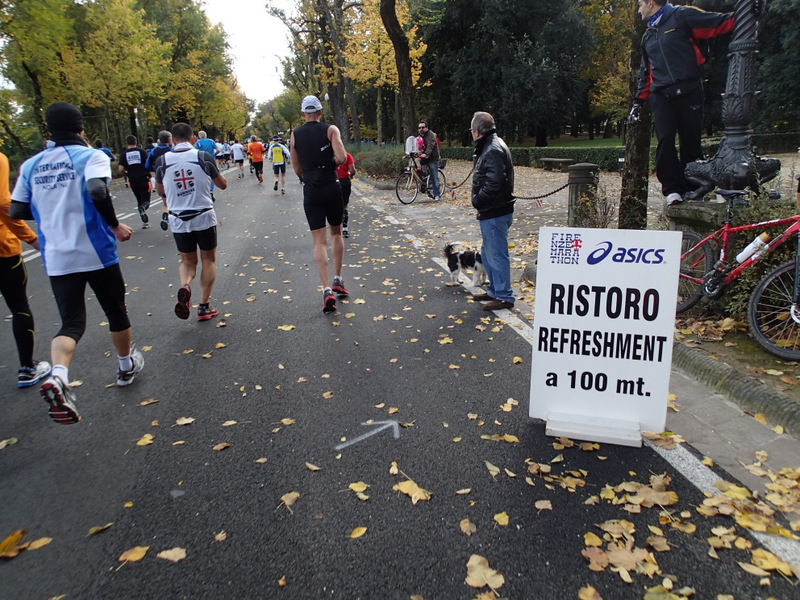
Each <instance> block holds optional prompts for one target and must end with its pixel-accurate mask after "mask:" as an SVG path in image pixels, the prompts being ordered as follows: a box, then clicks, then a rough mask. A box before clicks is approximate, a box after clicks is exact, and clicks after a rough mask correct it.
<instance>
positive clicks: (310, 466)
mask: <svg viewBox="0 0 800 600" xmlns="http://www.w3.org/2000/svg"><path fill="white" fill-rule="evenodd" d="M306 469H308V470H309V471H319V470H320V468H319V467H318V466H317V465H312V464H311V463H310V462H307V463H306Z"/></svg>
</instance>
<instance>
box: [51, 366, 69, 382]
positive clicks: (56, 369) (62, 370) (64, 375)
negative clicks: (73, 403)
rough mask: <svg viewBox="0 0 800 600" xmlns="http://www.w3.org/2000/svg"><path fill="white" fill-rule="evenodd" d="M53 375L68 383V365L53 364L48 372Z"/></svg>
mask: <svg viewBox="0 0 800 600" xmlns="http://www.w3.org/2000/svg"><path fill="white" fill-rule="evenodd" d="M50 375H52V376H53V377H58V378H59V379H60V380H61V381H63V382H64V383H65V384H68V383H69V367H65V366H64V365H53V370H52V371H51V372H50Z"/></svg>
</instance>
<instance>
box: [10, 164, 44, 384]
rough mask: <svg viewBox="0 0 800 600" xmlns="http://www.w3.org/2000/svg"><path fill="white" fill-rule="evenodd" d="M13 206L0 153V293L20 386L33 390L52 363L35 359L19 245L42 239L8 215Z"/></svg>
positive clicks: (25, 281) (20, 247)
mask: <svg viewBox="0 0 800 600" xmlns="http://www.w3.org/2000/svg"><path fill="white" fill-rule="evenodd" d="M10 204H11V194H9V192H8V158H6V155H5V154H2V153H0V294H2V295H3V298H4V299H5V301H6V304H7V305H8V310H10V311H11V328H12V331H13V332H14V342H15V343H16V345H17V355H18V356H19V365H20V366H19V371H17V386H18V387H30V386H32V385H36V384H37V383H39V381H40V380H41V379H42V378H43V377H47V376H48V375H49V374H50V363H49V362H47V361H44V360H42V361H36V360H33V345H34V341H35V338H34V334H33V331H34V329H33V312H31V307H30V304H28V290H27V288H28V273H27V271H26V270H25V262H24V261H23V260H22V245H21V244H20V240H22V241H25V242H27V243H28V244H30V245H31V246H32V247H33V248H35V249H36V250H38V249H39V239H38V237H37V236H36V233H35V232H34V231H33V230H32V229H31V228H30V227H28V225H27V224H26V223H25V221H20V220H17V219H12V218H11V217H10V216H9V214H8V208H9V206H10Z"/></svg>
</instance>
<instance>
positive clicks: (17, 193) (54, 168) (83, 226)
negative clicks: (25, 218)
mask: <svg viewBox="0 0 800 600" xmlns="http://www.w3.org/2000/svg"><path fill="white" fill-rule="evenodd" d="M96 178H103V179H108V180H110V179H111V163H110V162H109V160H108V157H107V156H106V155H105V154H103V153H102V152H100V151H99V150H96V149H94V148H88V147H86V146H78V145H75V146H57V147H54V148H48V149H47V150H44V151H43V152H40V153H39V154H37V155H35V156H33V157H31V158H29V159H28V160H26V161H25V162H24V163H23V164H22V166H21V167H20V175H19V179H17V185H16V186H15V187H14V193H13V194H12V200H14V201H15V202H25V203H28V204H30V205H31V212H32V213H33V218H34V219H36V223H37V225H38V226H39V244H40V248H41V253H42V262H43V263H44V271H45V273H47V275H49V276H54V275H67V274H69V273H81V272H86V271H97V270H99V269H104V268H105V267H108V266H111V265H113V264H116V263H118V262H119V256H118V255H117V240H116V239H115V238H114V234H113V232H112V231H111V228H110V227H109V226H108V224H107V223H106V222H105V221H104V220H103V217H102V216H100V213H99V212H98V211H97V209H96V208H95V206H94V203H93V202H92V199H91V197H90V196H89V192H88V190H87V187H86V182H87V181H89V180H90V179H96Z"/></svg>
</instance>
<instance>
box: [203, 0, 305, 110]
mask: <svg viewBox="0 0 800 600" xmlns="http://www.w3.org/2000/svg"><path fill="white" fill-rule="evenodd" d="M204 4H205V12H206V15H207V16H208V19H209V20H210V21H211V22H212V23H220V24H222V26H223V27H224V28H225V32H226V33H227V34H228V43H229V44H230V56H231V59H233V70H234V73H235V74H236V80H237V81H238V82H239V88H240V89H241V90H242V91H243V92H244V93H245V95H246V96H247V97H248V98H249V99H251V100H254V101H255V102H256V104H259V103H261V102H266V101H267V100H270V99H272V98H274V97H275V96H278V95H279V94H280V93H281V90H282V89H283V85H282V84H281V80H280V71H281V66H280V61H279V58H281V57H285V56H288V55H289V54H290V53H291V49H290V48H289V47H288V45H287V44H288V42H287V35H286V28H285V27H284V26H283V24H282V23H281V22H280V21H279V20H278V19H276V18H275V17H270V16H269V15H268V14H267V9H266V8H265V4H266V2H264V0H205V3H204ZM274 4H275V5H276V6H278V7H280V8H283V9H284V10H286V12H287V13H290V12H292V9H293V7H294V5H295V4H296V2H295V1H294V0H277V1H275V2H274Z"/></svg>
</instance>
